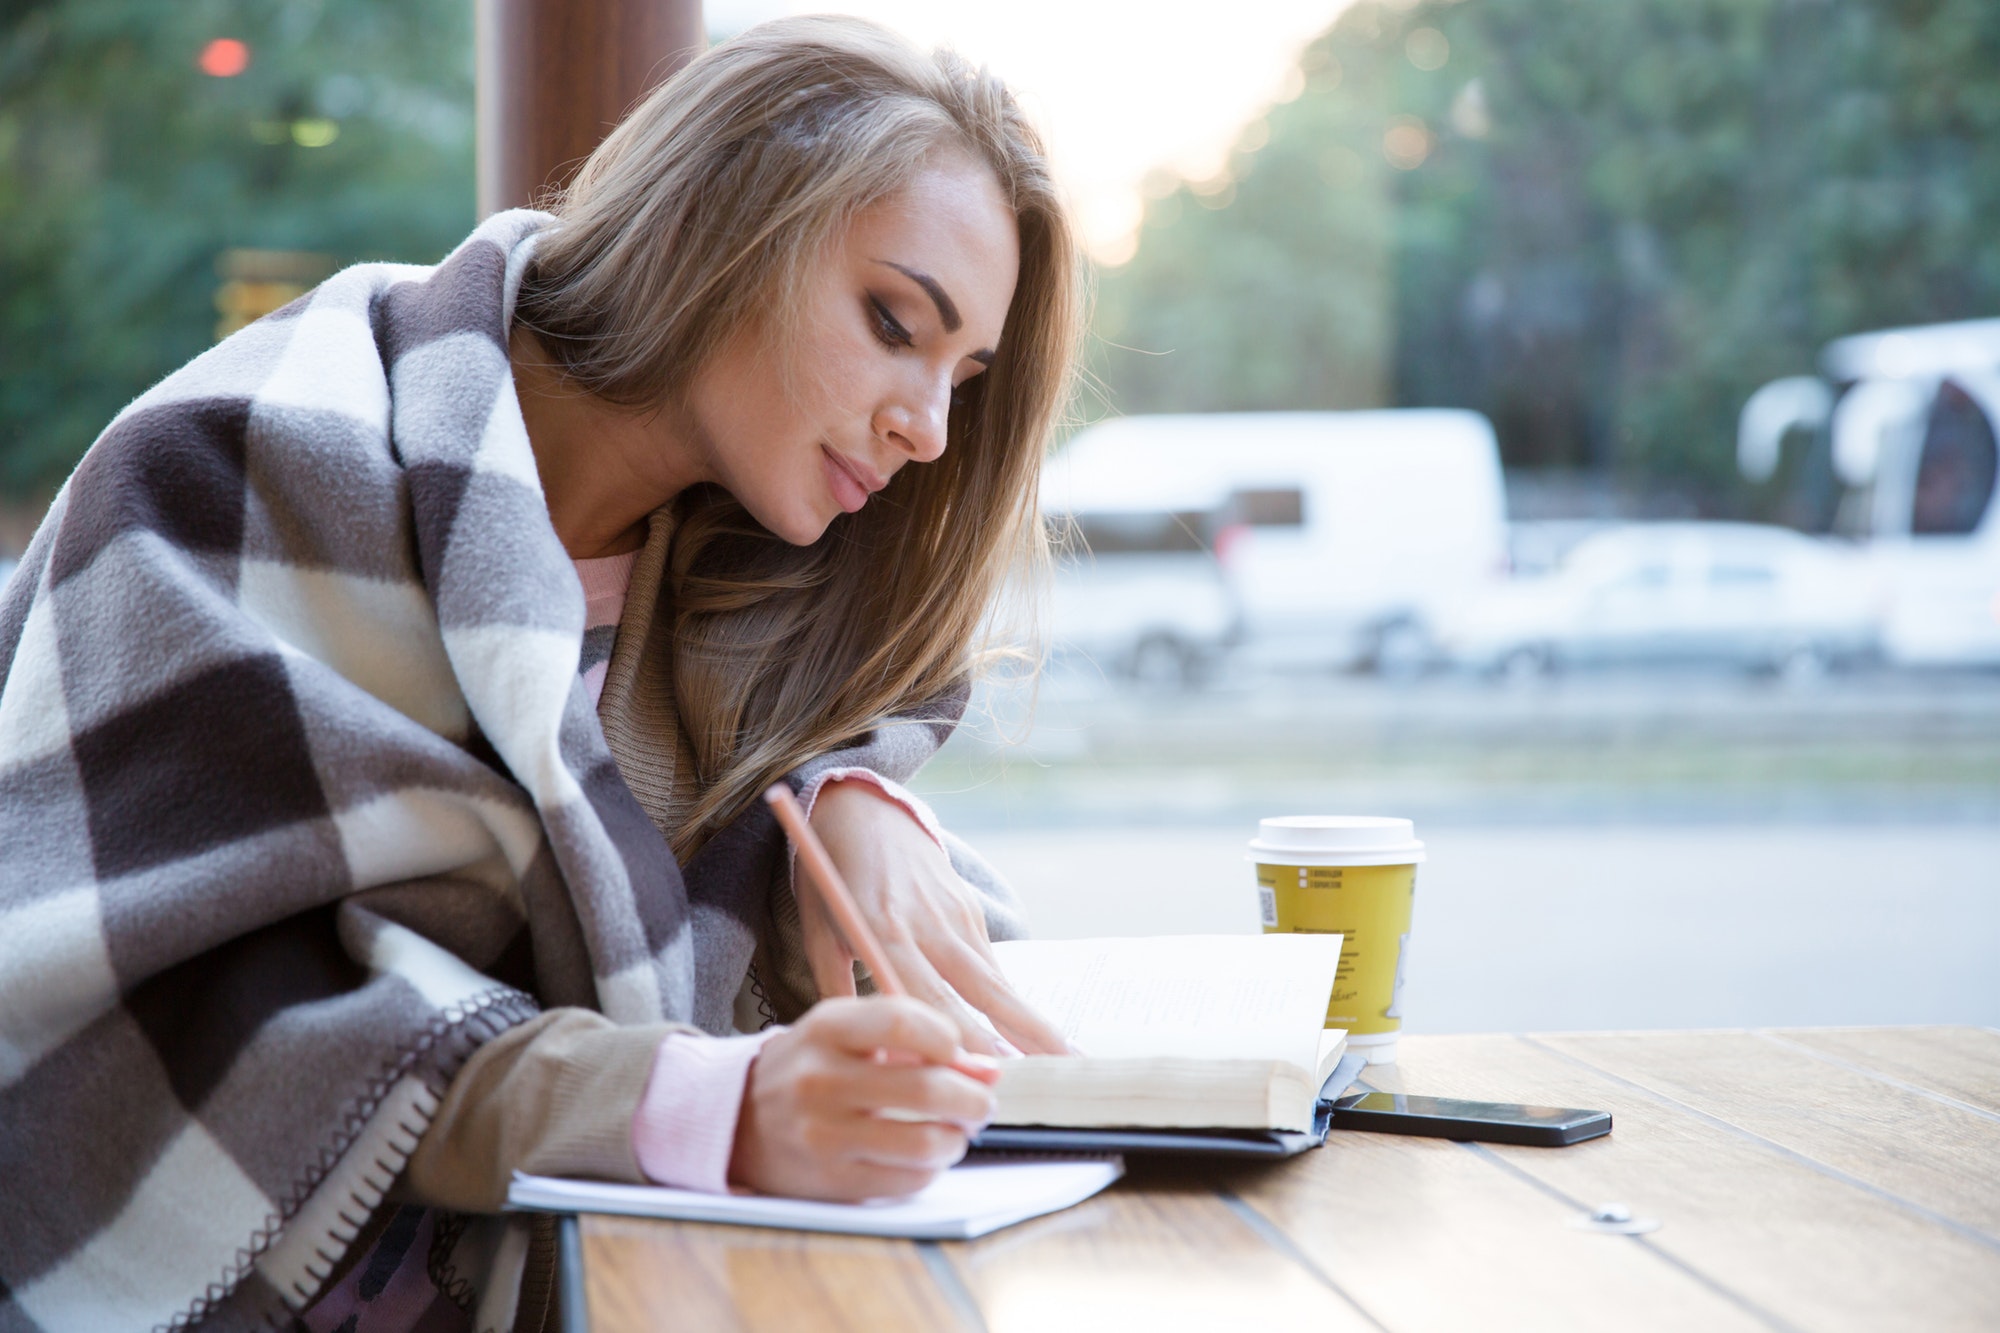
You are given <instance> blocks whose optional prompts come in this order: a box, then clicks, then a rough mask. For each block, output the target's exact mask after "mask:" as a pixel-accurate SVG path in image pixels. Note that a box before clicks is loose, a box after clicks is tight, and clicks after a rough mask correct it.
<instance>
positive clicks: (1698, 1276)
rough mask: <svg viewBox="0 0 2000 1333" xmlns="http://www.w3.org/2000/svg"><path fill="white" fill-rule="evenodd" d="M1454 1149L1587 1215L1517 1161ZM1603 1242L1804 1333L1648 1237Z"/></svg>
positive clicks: (1470, 1147)
mask: <svg viewBox="0 0 2000 1333" xmlns="http://www.w3.org/2000/svg"><path fill="white" fill-rule="evenodd" d="M1458 1146H1459V1147H1461V1148H1464V1149H1466V1150H1467V1151H1468V1152H1471V1153H1472V1154H1473V1155H1474V1156H1476V1157H1478V1158H1480V1159H1482V1160H1483V1161H1486V1162H1488V1163H1490V1164H1491V1165H1493V1166H1496V1167H1498V1168H1500V1170H1501V1171H1503V1172H1505V1173H1506V1174H1507V1175H1510V1176H1512V1177H1513V1178H1514V1179H1516V1180H1518V1181H1520V1182H1521V1183H1523V1184H1525V1185H1529V1186H1531V1187H1533V1188H1534V1189H1537V1190H1540V1191H1541V1192H1542V1193H1543V1194H1546V1195H1548V1196H1549V1197H1550V1198H1551V1199H1554V1200H1556V1201H1557V1202H1558V1203H1561V1204H1562V1205H1563V1206H1564V1207H1566V1208H1570V1209H1573V1210H1575V1212H1576V1213H1577V1214H1578V1215H1579V1216H1581V1215H1586V1214H1588V1213H1589V1212H1590V1206H1589V1205H1588V1204H1586V1203H1584V1202H1583V1201H1582V1200H1581V1199H1575V1198H1572V1197H1570V1195H1569V1194H1568V1193H1567V1192H1566V1191H1564V1190H1563V1189H1561V1188H1560V1187H1558V1186H1556V1185H1551V1184H1550V1183H1549V1182H1548V1181H1546V1180H1543V1179H1541V1178H1540V1177H1538V1176H1536V1175H1535V1174H1534V1173H1533V1172H1532V1171H1529V1170H1528V1169H1527V1168H1526V1167H1523V1166H1522V1165H1520V1164H1519V1163H1518V1162H1512V1161H1509V1160H1508V1159H1507V1158H1505V1157H1502V1156H1501V1155H1500V1154H1499V1153H1497V1152H1494V1151H1493V1150H1492V1149H1491V1148H1489V1147H1487V1146H1486V1145H1485V1144H1483V1143H1461V1144H1459V1145H1458ZM1606 1239H1612V1240H1629V1241H1631V1242H1632V1243H1633V1244H1634V1245H1637V1246H1638V1247H1639V1248H1640V1249H1641V1250H1643V1251H1645V1252H1646V1253H1647V1254H1650V1255H1651V1256H1653V1258H1655V1259H1658V1260H1659V1261H1660V1262H1661V1263H1663V1264H1665V1265H1667V1267H1669V1268H1671V1269H1674V1270H1675V1271H1676V1272H1678V1273H1680V1274H1681V1275H1682V1276H1684V1277H1688V1278H1691V1279H1693V1280H1694V1282H1695V1283H1696V1284H1698V1285H1700V1286H1702V1287H1704V1288H1706V1289H1707V1290H1709V1291H1711V1292H1714V1293H1715V1294H1716V1295H1717V1296H1720V1297H1721V1298H1722V1299H1723V1300H1725V1301H1728V1302H1729V1303H1730V1304H1731V1305H1733V1306H1735V1307H1736V1308H1737V1309H1739V1310H1741V1311H1743V1313H1745V1314H1747V1315H1749V1316H1750V1317H1751V1318H1752V1319H1756V1320H1758V1321H1760V1322H1762V1323H1763V1324H1765V1325H1766V1326H1768V1327H1770V1328H1774V1329H1779V1330H1781V1333H1804V1330H1803V1329H1801V1328H1800V1327H1799V1326H1798V1325H1797V1324H1794V1323H1790V1322H1788V1321H1787V1320H1785V1319H1783V1318H1782V1317H1780V1316H1778V1315H1775V1314H1773V1313H1771V1311H1769V1310H1766V1309H1765V1308H1764V1307H1763V1306H1761V1305H1759V1304H1757V1303H1756V1302H1755V1301H1753V1300H1751V1299H1750V1298H1749V1297H1748V1296H1745V1295H1743V1294H1742V1293H1741V1292H1738V1291H1736V1290H1734V1289H1732V1288H1730V1287H1729V1286H1727V1285H1725V1284H1724V1283H1722V1282H1720V1281H1718V1280H1717V1279H1715V1278H1712V1277H1710V1276H1709V1275H1708V1274H1706V1273H1704V1272H1702V1271H1701V1270H1700V1269H1698V1268H1696V1267H1695V1266H1694V1265H1693V1264H1690V1263H1689V1262H1688V1261H1687V1260H1685V1259H1683V1258H1681V1257H1680V1256H1679V1255H1677V1254H1675V1253H1673V1252H1672V1251H1671V1250H1668V1249H1665V1248H1664V1247H1662V1246H1660V1245H1659V1244H1657V1243H1655V1242H1654V1241H1653V1238H1652V1237H1651V1236H1622V1237H1607V1238H1606Z"/></svg>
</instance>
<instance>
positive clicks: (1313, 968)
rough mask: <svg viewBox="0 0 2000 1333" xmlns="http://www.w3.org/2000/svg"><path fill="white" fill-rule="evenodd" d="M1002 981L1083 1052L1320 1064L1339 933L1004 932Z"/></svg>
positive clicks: (997, 947)
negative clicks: (1059, 936)
mask: <svg viewBox="0 0 2000 1333" xmlns="http://www.w3.org/2000/svg"><path fill="white" fill-rule="evenodd" d="M993 951H994V954H995V956H996V957H997V958H998V959H999V960H1000V968H1001V970H1002V971H1003V972H1005V973H1006V974H1007V980H1008V981H1009V982H1011V983H1012V984H1013V986H1014V988H1015V989H1016V990H1017V991H1019V992H1020V993H1021V995H1022V997H1023V998H1024V999H1026V1000H1027V1001H1028V1003H1030V1004H1032V1005H1034V1006H1035V1007H1036V1008H1037V1009H1039V1010H1040V1011H1041V1012H1042V1013H1044V1014H1046V1015H1047V1016H1048V1017H1049V1020H1050V1021H1051V1022H1053V1023H1054V1024H1055V1025H1056V1026H1057V1027H1058V1028H1059V1029H1061V1031H1062V1033H1063V1035H1064V1036H1065V1037H1067V1038H1068V1039H1069V1040H1070V1043H1071V1044H1072V1045H1074V1046H1076V1047H1078V1048H1079V1049H1080V1050H1081V1051H1082V1052H1083V1053H1084V1054H1085V1055H1091V1056H1102V1057H1108V1058H1130V1057H1147V1056H1182V1057H1186V1058H1192V1059H1243V1058H1248V1059H1269V1060H1286V1061H1289V1062H1291V1063H1293V1064H1296V1065H1298V1066H1299V1067H1300V1068H1303V1069H1308V1070H1310V1069H1311V1068H1313V1066H1314V1063H1315V1059H1316V1056H1317V1054H1318V1047H1319V1034H1320V1031H1321V1030H1322V1028H1323V1027H1324V1025H1325V1022H1326V1005H1327V998H1328V996H1329V994H1330V993H1331V991H1332V989H1333V976H1334V969H1335V967H1336V966H1337V964H1338V963H1339V961H1340V936H1338V935H1290V934H1287V935H1161V936H1150V937H1145V938H1134V939H1089V940H1009V941H1006V942H1003V943H1000V944H996V945H994V946H993Z"/></svg>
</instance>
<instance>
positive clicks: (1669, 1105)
mask: <svg viewBox="0 0 2000 1333" xmlns="http://www.w3.org/2000/svg"><path fill="white" fill-rule="evenodd" d="M1368 1081H1369V1082H1370V1083H1371V1084H1373V1085H1374V1086H1377V1087H1381V1088H1385V1089H1389V1090H1401V1091H1408V1092H1422V1093H1431V1094H1434V1095H1439V1096H1458V1097H1469V1098H1475V1099H1487V1100H1494V1101H1522V1102H1539V1103H1544V1104H1553V1105H1561V1106H1582V1107H1590V1108H1595V1109H1603V1110H1609V1111H1611V1112H1612V1114H1613V1116H1614V1118H1615V1128H1614V1129H1613V1132H1612V1134H1611V1135H1610V1136H1609V1137H1608V1138H1605V1139H1599V1140H1595V1141H1592V1142H1589V1143H1584V1144H1577V1145H1574V1146H1572V1147H1568V1148H1520V1147H1505V1146H1489V1145H1482V1144H1454V1143H1447V1142H1443V1141H1439V1140H1431V1139H1419V1138H1402V1137H1395V1136H1389V1135H1375V1134H1352V1133H1348V1134H1339V1133H1337V1134H1335V1135H1334V1136H1333V1137H1332V1138H1331V1139H1330V1140H1329V1141H1328V1144H1327V1146H1326V1147H1325V1148H1323V1149H1321V1150H1319V1151H1317V1152H1314V1153H1308V1154H1306V1155H1305V1156H1303V1157H1301V1158H1298V1159H1295V1160H1292V1161H1289V1162H1284V1163H1276V1164H1269V1165H1263V1166H1244V1165H1224V1164H1217V1163H1199V1162H1185V1161H1183V1162H1179V1163H1175V1162H1159V1161H1152V1162H1148V1161H1145V1160H1137V1159H1135V1161H1134V1162H1133V1164H1132V1169H1131V1173H1130V1174H1129V1175H1128V1177H1127V1179H1126V1180H1125V1181H1123V1182H1121V1183H1120V1184H1119V1185H1117V1186H1115V1187H1114V1188H1113V1189H1112V1190H1111V1191H1109V1192H1107V1193H1105V1194H1103V1195H1100V1196H1098V1197H1097V1198H1095V1199H1092V1200H1089V1201H1088V1202H1086V1203H1084V1204H1081V1205H1079V1206H1078V1207H1076V1208H1073V1209H1070V1210H1068V1211H1066V1212H1062V1213H1058V1214H1055V1215H1053V1216H1050V1217H1045V1218H1040V1219H1037V1220H1035V1221H1032V1222H1028V1223H1025V1224H1023V1225H1021V1226H1017V1227H1012V1228H1008V1229H1007V1230H1004V1231H1001V1232H998V1233H996V1234H995V1235H992V1236H988V1237H985V1238H983V1239H981V1240H978V1241H972V1242H967V1243H948V1244H943V1245H918V1244H913V1243H910V1242H905V1241H882V1240H870V1239H862V1238H855V1237H833V1236H811V1235H804V1234H799V1233H791V1232H779V1231H765V1230H758V1229H751V1228H734V1227H713V1226H700V1225H693V1224H682V1223H668V1222H648V1221H640V1220H636V1219H626V1218H606V1217H594V1218H587V1219H585V1222H584V1227H583V1241H584V1244H583V1248H584V1267H585V1269H586V1273H587V1280H586V1283H585V1289H586V1291H587V1293H588V1297H589V1308H590V1316H591V1326H592V1329H593V1330H594V1333H624V1331H625V1330H640V1329H645V1330H653V1329H667V1330H670V1329H679V1328H690V1329H692V1328H700V1329H725V1330H739V1329H740V1330H759V1329H767V1328H768V1329H777V1328H784V1329H787V1330H818V1329H869V1330H877V1331H885V1333H886V1331H890V1330H904V1329H908V1330H926V1331H928V1330H934V1329H982V1328H983V1329H987V1330H991V1333H1064V1331H1065V1330H1070V1329H1122V1328H1138V1329H1145V1330H1147V1333H1155V1331H1156V1330H1173V1329H1265V1328H1270V1329H1294V1328H1299V1329H1305V1328H1310V1329H1313V1330H1315V1333H1320V1331H1321V1330H1325V1331H1327V1333H1345V1331H1346V1330H1393V1333H1405V1331H1406V1330H1408V1331H1409V1333H1418V1331H1421V1330H1431V1329H1440V1330H1443V1329H1467V1328H1478V1329H1482V1330H1486V1329H1496V1330H1504V1329H1535V1330H1561V1329H1603V1328H1618V1329H1638V1330H1646V1329H1661V1330H1669V1329H1671V1330H1680V1329H1702V1330H1710V1329H1715V1330H1734V1329H1745V1328H1752V1329H1754V1328H1769V1329H1780V1330H1790V1329H1810V1330H1821V1329H1825V1330H1835V1331H1838V1330H1848V1329H1852V1330H1857V1333H1858V1331H1860V1330H1869V1331H1870V1333H1874V1331H1875V1330H1881V1329H1885V1328H1896V1329H1900V1328H1923V1329H1926V1330H1932V1329H1941V1330H1957V1329H1965V1330H1975V1329H1977V1330H1992V1329H1996V1328H2000V1034H1996V1033H1993V1032H1990V1031H1988V1030H1985V1029H1978V1028H1920V1029H1826V1030H1800V1031H1793V1030H1785V1031H1779V1032H1769V1033H1756V1032H1702V1033H1591V1034H1569V1035H1562V1036H1540V1037H1514V1036H1495V1035H1479V1036H1463V1037H1406V1038H1404V1040H1403V1042H1402V1058H1401V1062H1400V1063H1399V1064H1397V1065H1394V1066H1376V1067H1374V1068H1371V1069H1370V1070H1369V1073H1368ZM1606 1203H1619V1204H1623V1205H1625V1206H1626V1207H1627V1208H1629V1209H1630V1210H1631V1211H1632V1212H1633V1213H1634V1214H1636V1215H1638V1216H1640V1217H1643V1218H1649V1219H1653V1220H1657V1221H1658V1222H1659V1223H1660V1226H1659V1228H1658V1229H1657V1230H1655V1231H1652V1232H1651V1233H1650V1234H1647V1235H1642V1236H1621V1235H1611V1234H1605V1233H1603V1232H1602V1231H1599V1230H1593V1229H1589V1228H1588V1227H1586V1226H1584V1225H1580V1224H1579V1223H1580V1219H1582V1218H1583V1217H1584V1215H1585V1214H1586V1213H1587V1212H1588V1211H1589V1210H1590V1209H1591V1208H1592V1207H1594V1206H1596V1205H1599V1204H1606Z"/></svg>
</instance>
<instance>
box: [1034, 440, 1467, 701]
mask: <svg viewBox="0 0 2000 1333" xmlns="http://www.w3.org/2000/svg"><path fill="white" fill-rule="evenodd" d="M1042 508H1043V512H1044V513H1045V514H1048V515H1051V516H1069V517H1071V518H1074V519H1075V520H1077V521H1078V523H1079V524H1080V525H1081V526H1082V527H1083V528H1084V530H1085V531H1086V533H1087V532H1088V531H1090V530H1091V529H1092V528H1100V529H1101V528H1105V527H1108V526H1111V525H1113V524H1115V522H1116V520H1117V516H1120V515H1125V516H1133V517H1136V516H1140V515H1178V516H1181V521H1182V522H1183V523H1184V524H1186V523H1192V522H1194V521H1195V520H1196V519H1197V518H1198V519H1200V521H1201V523H1202V531H1203V535H1204V540H1205V541H1206V543H1207V545H1208V546H1209V548H1210V549H1211V550H1212V551H1213V553H1214V555H1215V558H1216V560H1217V562H1218V564H1219V566H1220V570H1221V574H1222V578H1223V581H1224V582H1225V584H1226V585H1227V587H1228V589H1229V591H1230V594H1231V596H1232V598H1233V601H1234V603H1235V608H1236V611H1237V614H1238V616H1239V622H1238V630H1237V633H1238V637H1239V638H1240V649H1239V651H1240V652H1241V653H1242V654H1244V655H1245V656H1247V657H1249V658H1250V659H1252V660H1253V661H1256V662H1258V663H1260V664H1264V665H1276V666H1320V665H1324V666H1354V665H1371V666H1374V667H1376V668H1378V669H1382V670H1387V671H1396V670H1403V669H1408V668H1411V667H1414V666H1416V665H1419V664H1421V663H1424V662H1427V661H1429V660H1430V658H1431V656H1432V655H1433V652H1434V645H1435V641H1436V640H1435V634H1436V631H1437V628H1438V627H1439V626H1440V625H1442V624H1445V623H1446V622H1448V621H1449V620H1451V619H1453V618H1454V617H1455V616H1456V615H1457V614H1458V612H1459V610H1460V609H1461V608H1462V607H1463V606H1464V605H1466V604H1468V603H1469V602H1470V601H1472V600H1473V599H1475V598H1477V597H1478V596H1479V595H1480V594H1481V593H1483V592H1484V591H1485V590H1487V589H1488V588H1489V587H1490V586H1491V584H1492V583H1493V581H1494V580H1495V579H1496V578H1498V577H1500V576H1501V575H1502V574H1503V573H1504V570H1505V565H1506V504H1505V498H1504V491H1503V486H1502V481H1501V473H1500V453H1499V448H1498V446H1497V445H1496V444H1495V442H1494V438H1493V429H1492V427H1491V426H1490V425H1489V424H1488V423H1487V421H1486V418H1484V417H1482V416H1480V415H1479V414H1478V413H1476V412H1463V411H1456V410H1448V409H1428V408H1426V409H1416V410H1407V411H1377V412H1246V413H1216V414H1210V415H1188V416H1133V417H1121V418H1117V419H1114V420H1111V421H1104V422H1100V423H1098V424H1096V425H1093V426H1091V427H1089V428H1088V429H1086V430H1084V431H1082V432H1080V433H1078V435H1077V436H1076V438H1075V439H1073V440H1071V441H1070V442H1069V444H1068V445H1067V446H1066V447H1065V448H1063V449H1062V450H1061V451H1059V452H1058V453H1057V454H1056V455H1055V456H1054V457H1053V458H1052V459H1050V461H1049V464H1048V467H1047V468H1046V469H1045V474H1044V482H1043V486H1042ZM1061 597H1062V590H1061V587H1060V585H1059V586H1058V601H1059V605H1058V613H1057V617H1056V618H1057V620H1058V622H1060V621H1061V620H1062V618H1063V617H1062V614H1061V607H1060V601H1061Z"/></svg>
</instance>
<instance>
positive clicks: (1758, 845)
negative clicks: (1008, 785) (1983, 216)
mask: <svg viewBox="0 0 2000 1333" xmlns="http://www.w3.org/2000/svg"><path fill="white" fill-rule="evenodd" d="M1252 831H1253V829H1252V828H1251V827H1246V826H1243V825H1240V824H1239V825H1222V826H1198V827H1186V826H1182V827H1161V826H1154V827H1122V828H1121V827H1101V828H1096V829H1088V828H1054V829H1015V830H1011V831H1009V830H1002V829H998V828H990V829H985V830H979V831H976V832H972V833H971V834H970V836H971V837H972V838H973V840H974V841H975V842H976V843H977V845H978V846H979V847H980V849H981V850H982V851H983V852H985V853H986V854H987V855H988V857H989V858H990V859H991V860H992V861H993V862H994V864H995V865H996V866H998V867H999V868H1000V869H1001V870H1002V871H1004V872H1005V873H1007V874H1008V875H1009V877H1010V878H1011V879H1012V880H1013V882H1014V883H1015V885H1016V886H1017V887H1018V888H1019V890H1020V891H1021V894H1022V896H1023V898H1024V899H1025V901H1026V904H1027V907H1028V910H1029V913H1030V916H1031V919H1032V921H1033V923H1034V926H1035V929H1036V933H1037V934H1041V935H1046V936H1051V937H1072V936H1080V935H1109V934H1120V933H1174V934H1182V933H1200V932H1206V931H1248V930H1254V929H1255V928H1256V926H1255V920H1256V918H1255V909H1254V900H1253V897H1252V894H1251V891H1250V884H1251V878H1250V870H1249V868H1248V866H1247V865H1245V864H1244V862H1243V861H1242V859H1241V857H1242V845H1243V840H1244V839H1245V838H1247V837H1248V836H1249V835H1250V833H1251V832H1252ZM1419 832H1420V834H1421V835H1422V836H1424V837H1425V838H1426V839H1427V840H1428V842H1429V846H1430V853H1431V859H1430V861H1429V863H1428V864H1426V865H1425V866H1424V868H1423V870H1422V872H1421V875H1420V877H1419V880H1418V888H1417V913H1416V922H1415V927H1414V936H1415V938H1414V941H1413V944H1412V971H1411V975H1410V983H1409V984H1410V1010H1411V1017H1410V1019H1409V1026H1410V1029H1411V1030H1412V1031H1424V1032H1482V1031H1533V1030H1562V1029H1582V1028H1598V1029H1601V1028H1661V1027H1706V1026H1730V1027H1737V1026H1746V1025H1749V1026H1760V1025H1765V1024H1798V1025H1818V1024H1852V1023H1977V1024H1983V1025H1987V1026H1995V1027H2000V826H1991V825H1989V826H1979V825H1970V824H1963V823H1961V824H1945V825H1880V824H1878V825H1873V826H1868V825H1863V826H1838V825H1781V826H1766V827H1745V826H1740V825H1714V824H1694V825H1683V826H1660V825H1651V826H1645V827H1603V826H1580V827H1579V826H1563V825H1541V826H1536V827H1527V828H1511V829H1510V828H1495V827H1491V826H1442V825H1440V826H1436V827H1427V828H1422V829H1420V830H1419Z"/></svg>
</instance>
